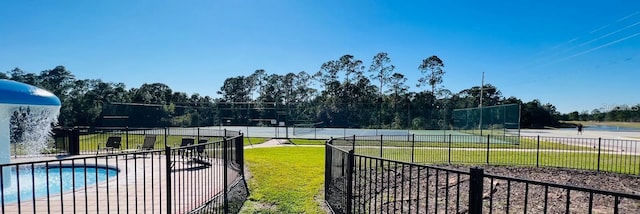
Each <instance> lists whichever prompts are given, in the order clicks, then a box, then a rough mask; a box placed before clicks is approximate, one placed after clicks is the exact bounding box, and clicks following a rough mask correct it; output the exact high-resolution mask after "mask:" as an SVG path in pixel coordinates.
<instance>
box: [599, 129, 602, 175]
mask: <svg viewBox="0 0 640 214" xmlns="http://www.w3.org/2000/svg"><path fill="white" fill-rule="evenodd" d="M601 148H602V138H601V137H599V138H598V172H600V153H601V150H602V149H601Z"/></svg>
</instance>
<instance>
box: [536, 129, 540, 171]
mask: <svg viewBox="0 0 640 214" xmlns="http://www.w3.org/2000/svg"><path fill="white" fill-rule="evenodd" d="M539 166H540V135H538V145H537V146H536V167H539Z"/></svg>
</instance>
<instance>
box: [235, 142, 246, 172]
mask: <svg viewBox="0 0 640 214" xmlns="http://www.w3.org/2000/svg"><path fill="white" fill-rule="evenodd" d="M234 146H235V150H236V163H237V164H238V165H239V166H240V173H241V174H242V175H244V135H243V134H240V137H236V141H235V145H234Z"/></svg>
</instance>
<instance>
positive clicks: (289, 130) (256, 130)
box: [202, 126, 511, 144]
mask: <svg viewBox="0 0 640 214" xmlns="http://www.w3.org/2000/svg"><path fill="white" fill-rule="evenodd" d="M202 128H203V129H219V130H224V129H226V130H231V131H241V132H242V133H244V135H245V137H264V138H302V139H329V138H331V137H333V138H342V137H349V136H354V135H355V136H379V135H384V136H392V135H402V136H407V135H412V134H415V135H430V136H440V137H441V140H442V142H446V141H447V139H449V138H448V137H447V136H449V135H456V136H458V135H463V136H467V137H464V138H459V137H458V138H455V139H464V143H471V142H474V143H479V142H480V143H481V142H486V137H483V136H477V135H473V134H469V133H464V132H458V131H454V130H398V129H355V128H317V127H295V128H294V127H255V126H212V127H202ZM432 139H435V138H432ZM439 139H440V138H439ZM491 142H492V143H505V144H507V143H511V142H508V141H504V140H500V139H499V138H494V137H492V139H491ZM460 143H462V141H461V142H460Z"/></svg>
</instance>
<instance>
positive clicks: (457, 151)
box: [332, 135, 640, 175]
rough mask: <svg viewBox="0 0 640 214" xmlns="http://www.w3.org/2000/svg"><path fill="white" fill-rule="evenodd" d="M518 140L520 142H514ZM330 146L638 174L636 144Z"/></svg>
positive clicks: (404, 156) (389, 140)
mask: <svg viewBox="0 0 640 214" xmlns="http://www.w3.org/2000/svg"><path fill="white" fill-rule="evenodd" d="M512 138H513V139H512ZM516 138H517V140H516ZM516 141H518V142H519V143H517V144H516V143H513V142H516ZM332 142H333V144H334V145H335V146H338V147H341V148H343V149H350V150H355V152H356V154H364V155H368V156H374V157H380V158H384V159H389V160H398V161H406V162H412V163H447V164H451V163H467V164H491V165H520V166H536V167H538V166H544V167H560V168H571V169H583V170H593V171H607V172H615V173H622V174H632V175H640V141H634V140H618V139H602V138H563V137H542V136H533V137H525V136H522V137H517V136H514V137H509V136H499V137H497V136H490V135H487V136H475V135H378V136H351V137H346V138H335V139H333V140H332Z"/></svg>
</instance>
